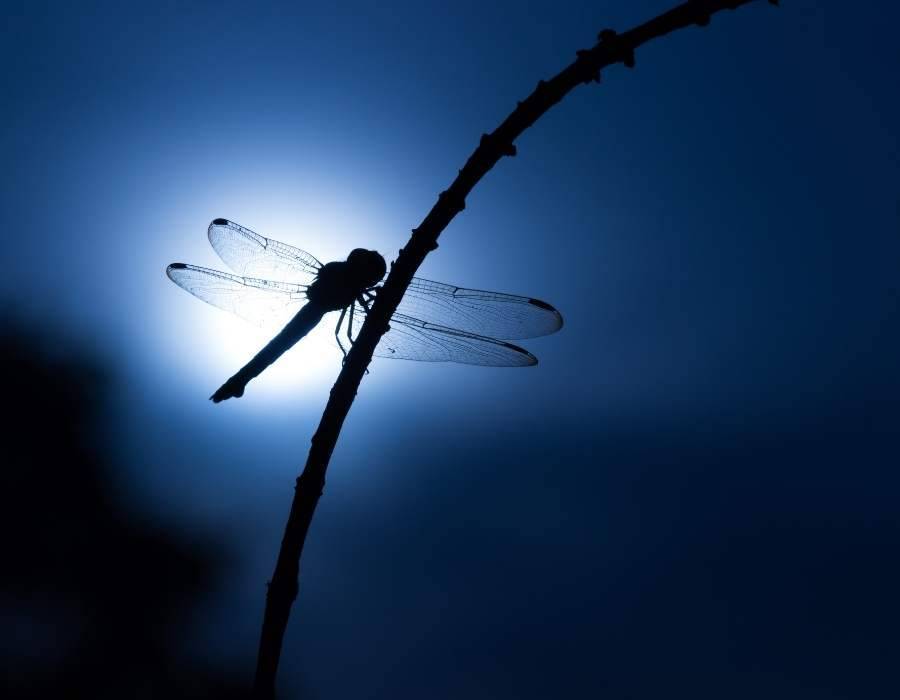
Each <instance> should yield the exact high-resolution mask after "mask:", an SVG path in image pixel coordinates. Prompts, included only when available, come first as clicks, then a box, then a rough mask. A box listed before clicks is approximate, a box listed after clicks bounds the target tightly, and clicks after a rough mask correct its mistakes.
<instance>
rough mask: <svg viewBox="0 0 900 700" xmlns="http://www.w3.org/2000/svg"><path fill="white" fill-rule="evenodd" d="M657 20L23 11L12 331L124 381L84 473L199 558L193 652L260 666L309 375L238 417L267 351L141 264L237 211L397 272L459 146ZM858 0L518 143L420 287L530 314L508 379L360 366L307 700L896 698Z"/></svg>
mask: <svg viewBox="0 0 900 700" xmlns="http://www.w3.org/2000/svg"><path fill="white" fill-rule="evenodd" d="M668 6H669V3H667V2H658V1H653V2H651V1H649V0H640V1H636V2H592V3H572V2H559V1H555V2H534V3H528V4H527V6H524V5H523V4H521V3H514V2H507V3H454V4H453V5H438V4H434V3H392V4H390V5H385V4H383V3H379V4H375V3H372V4H367V3H361V4H350V3H342V4H341V5H340V6H339V7H334V6H331V5H327V4H321V5H310V4H306V3H290V4H284V5H275V4H269V5H266V6H265V7H260V6H259V5H257V4H251V3H247V4H239V3H210V4H200V3H197V4H192V5H183V4H180V3H152V4H122V3H108V4H106V3H77V4H61V3H60V4H56V3H13V4H10V5H8V6H7V7H6V17H5V20H4V29H3V30H2V32H3V34H2V41H0V56H2V65H3V66H4V70H3V74H2V80H3V96H4V97H3V100H2V105H0V116H2V122H0V152H2V154H3V161H4V166H5V167H4V168H3V169H2V174H0V178H2V187H0V212H2V222H3V230H4V242H3V251H4V261H5V262H4V274H3V275H2V277H0V298H2V299H4V300H5V301H4V305H5V308H6V309H7V311H6V312H5V313H6V314H7V315H8V316H16V317H18V318H22V319H24V320H25V321H27V322H29V323H31V324H32V325H38V326H41V327H44V328H47V329H50V330H51V331H52V333H53V337H55V338H58V339H59V340H58V341H57V342H56V345H55V347H53V348H51V352H55V353H58V354H60V355H65V354H67V353H69V352H74V349H75V348H78V350H79V352H87V353H90V354H93V355H95V356H97V357H99V358H101V359H102V362H103V364H104V366H105V367H106V368H107V369H108V371H109V372H110V374H111V375H112V376H114V377H115V378H116V379H115V382H114V386H113V390H112V392H111V393H110V395H109V396H107V397H106V399H105V405H106V413H105V417H104V420H103V422H102V433H103V435H104V438H105V445H106V450H107V451H108V452H109V453H110V454H112V455H114V457H115V459H116V464H117V465H119V466H118V469H117V471H116V473H115V475H114V476H115V481H114V483H115V488H116V491H117V493H118V494H119V496H120V497H121V498H122V499H125V500H127V501H129V502H130V503H131V504H132V505H133V507H134V508H136V509H137V510H138V512H139V513H140V514H141V517H142V518H143V519H144V520H145V521H146V522H148V523H151V524H152V527H158V528H160V529H165V530H172V531H175V532H177V533H180V534H183V535H184V536H189V537H201V536H202V537H206V538H208V539H211V540H213V541H215V542H216V543H217V545H218V546H221V547H224V548H227V549H228V550H229V552H230V555H229V559H228V561H229V564H228V567H227V569H226V570H225V572H224V573H223V575H222V576H221V577H220V580H218V582H217V583H216V585H215V587H214V588H212V589H210V590H209V591H208V594H207V595H206V596H205V597H204V599H203V602H202V604H201V605H199V606H197V607H196V609H194V610H192V611H191V614H190V616H189V617H188V618H187V619H185V620H184V626H183V629H182V634H181V635H180V637H179V640H178V646H179V649H181V650H182V651H183V653H184V654H185V655H187V656H194V657H202V658H206V659H212V660H214V661H215V662H216V663H221V664H226V663H227V664H228V665H229V667H230V668H232V669H234V670H236V671H237V672H238V673H240V674H243V675H244V676H246V677H247V678H249V677H250V675H251V674H252V669H253V664H254V661H255V651H256V643H257V639H258V630H259V624H260V621H261V616H262V606H263V600H264V592H265V588H264V584H265V581H266V580H267V578H268V577H269V576H270V574H271V571H272V568H273V566H274V561H275V555H276V552H277V547H278V544H279V541H280V537H281V532H282V528H283V524H284V520H285V518H286V515H287V510H288V507H289V503H290V499H291V495H292V486H293V478H294V476H295V475H296V473H297V472H298V470H299V467H300V466H301V465H302V463H303V461H304V459H305V455H306V449H307V446H308V441H309V438H310V437H311V435H312V432H313V430H314V428H315V426H316V424H317V422H318V418H319V415H320V413H321V410H322V408H323V406H324V403H325V400H326V397H327V391H328V388H329V386H330V384H331V382H332V381H333V380H334V377H335V376H336V375H337V372H338V369H339V364H340V358H339V355H338V354H336V353H335V352H333V351H331V350H329V349H327V348H325V347H324V346H316V344H315V343H313V342H309V343H306V344H305V345H304V346H303V347H298V348H295V349H294V350H293V351H292V352H291V353H290V356H289V357H286V358H285V360H284V361H283V362H282V363H280V365H281V366H278V367H274V368H272V370H271V371H270V372H267V373H266V375H264V376H263V377H261V378H260V379H259V380H258V381H257V382H254V384H253V385H251V386H250V388H249V390H248V393H247V395H246V396H245V397H244V398H243V399H241V400H240V401H230V402H228V403H226V404H223V405H218V406H214V405H213V404H211V403H210V402H208V401H207V400H206V397H207V396H208V395H209V394H210V393H211V392H212V391H213V390H214V389H215V388H216V387H217V386H218V385H219V384H220V383H221V382H222V381H223V380H224V379H225V378H227V377H228V376H229V375H230V374H231V373H233V372H234V370H236V369H237V368H238V367H239V366H240V365H241V364H242V363H243V361H244V360H245V359H246V358H248V357H249V356H251V355H252V354H253V353H254V352H255V351H256V350H257V349H258V348H259V347H260V346H261V345H262V344H263V343H264V342H265V340H266V336H265V334H262V333H260V332H258V331H255V330H253V329H250V328H248V327H247V326H245V325H244V324H243V323H242V322H241V321H240V320H239V319H236V318H234V319H232V318H230V317H228V316H227V315H226V314H224V313H222V312H220V311H218V310H215V309H212V308H211V307H208V306H205V305H203V304H201V303H200V302H198V301H196V300H195V299H192V298H191V297H189V296H188V295H186V294H184V292H182V291H181V290H179V289H178V288H177V287H175V285H173V284H171V283H170V282H169V281H168V280H167V279H166V277H165V275H164V273H163V271H164V268H165V265H166V264H168V263H169V262H173V261H183V262H190V263H195V264H199V265H204V266H210V267H220V268H221V267H223V265H222V264H221V263H219V262H218V261H217V259H216V258H215V255H214V253H213V251H212V250H211V249H210V248H209V246H208V243H207V241H206V237H205V231H206V226H207V224H208V223H209V221H210V220H211V219H213V218H215V217H227V218H229V219H232V220H234V221H237V222H239V223H241V224H243V225H244V226H247V227H249V228H251V229H254V230H256V231H258V232H260V233H262V234H263V235H266V236H269V237H273V238H276V239H279V240H282V241H285V242H287V243H291V244H293V245H297V246H299V247H302V248H305V249H307V250H309V251H310V252H312V253H313V254H314V255H316V256H317V257H319V258H320V259H321V260H323V261H324V260H333V259H342V258H343V257H344V256H345V255H346V253H347V252H348V251H349V250H350V249H351V248H353V247H357V246H363V247H367V248H376V249H378V250H379V251H381V252H382V254H384V255H385V256H386V257H387V258H388V259H390V258H391V257H393V255H395V253H396V251H397V250H398V249H399V248H400V247H401V246H402V245H403V244H404V243H405V242H406V240H407V238H408V236H409V230H410V229H411V228H412V227H414V226H415V225H417V224H418V222H419V221H420V220H421V219H422V217H423V216H424V215H425V213H426V212H427V211H428V209H429V208H430V207H431V206H432V204H433V202H434V201H435V198H436V195H437V193H438V192H439V191H440V190H442V189H444V188H446V186H447V185H448V184H449V183H450V182H451V181H452V179H453V177H455V175H456V170H457V168H459V167H460V166H461V165H462V163H463V162H464V160H465V158H466V157H467V156H468V154H469V153H470V152H471V150H472V149H473V148H474V146H475V145H476V144H477V141H478V137H479V136H480V134H481V133H482V132H484V131H489V130H491V129H493V128H494V127H495V126H496V125H497V124H498V123H499V122H500V121H501V120H502V119H503V118H504V117H505V116H506V115H507V114H508V113H509V112H510V111H511V109H512V108H513V107H514V106H515V102H516V100H517V99H522V98H523V97H524V96H525V95H527V94H528V93H529V92H530V91H531V90H532V89H533V87H534V84H535V83H536V81H537V80H538V79H539V78H545V77H549V76H550V75H552V74H553V73H555V72H556V71H557V70H559V69H560V68H562V67H563V66H565V65H566V64H567V63H569V62H570V61H571V60H572V59H573V58H574V51H575V50H576V49H578V48H584V47H588V46H590V45H592V44H593V41H594V37H595V33H596V31H597V30H599V29H601V28H603V27H606V26H611V27H615V28H618V29H625V28H628V27H630V26H633V25H634V24H636V23H638V22H640V21H643V20H645V19H648V18H649V17H651V16H652V15H654V14H656V13H658V12H661V11H663V10H665V9H667V8H668ZM898 14H900V13H898V11H897V9H896V8H895V7H894V5H892V4H890V3H875V2H860V3H852V4H850V3H841V2H809V1H804V2H785V3H784V7H782V8H780V9H774V8H772V7H770V6H768V5H767V4H766V3H756V4H754V5H751V6H750V7H748V8H745V9H742V10H740V11H738V12H735V13H724V14H722V15H718V16H716V17H715V18H714V20H713V22H712V25H711V27H709V28H708V29H706V30H700V29H696V28H694V29H689V30H686V31H684V32H681V33H679V34H677V35H674V36H671V37H668V38H665V39H663V40H660V41H658V42H654V43H653V44H651V45H649V46H647V47H646V48H644V49H641V50H640V51H639V52H638V56H637V68H636V69H635V70H634V71H627V70H626V69H624V68H622V67H621V66H619V67H616V68H613V69H609V70H608V71H606V72H605V74H604V82H603V84H602V85H601V86H599V87H598V86H596V85H594V86H590V87H584V88H579V89H578V90H576V91H575V92H574V93H573V94H572V95H571V96H570V97H568V98H567V99H566V100H565V101H564V102H563V103H561V104H560V105H559V106H558V107H556V108H555V109H554V110H552V111H551V112H550V113H549V114H548V115H547V116H546V117H545V118H543V119H541V120H540V121H539V122H538V123H537V124H536V125H535V127H534V128H532V129H531V130H529V131H528V132H526V134H525V135H524V136H523V138H522V139H520V141H519V143H518V148H519V156H518V157H517V158H514V159H504V160H503V161H502V162H501V163H500V164H499V165H498V166H497V167H496V168H495V170H494V171H492V172H491V173H490V174H489V175H488V176H487V177H486V178H485V180H484V181H483V182H482V183H481V184H480V185H479V186H478V187H477V188H476V190H475V191H474V192H473V194H472V196H471V197H470V198H469V200H468V207H467V209H466V210H465V212H463V213H462V214H461V215H460V216H459V217H457V219H456V220H454V222H453V223H452V224H451V226H450V227H449V228H448V230H447V231H446V232H445V234H444V235H443V237H442V238H441V246H440V248H439V250H437V251H436V252H435V253H434V254H433V255H431V256H429V258H428V260H427V261H426V263H425V265H424V266H423V268H422V270H421V274H422V275H423V276H425V277H429V278H433V279H438V280H442V281H448V282H453V283H456V284H459V285H465V286H471V287H477V288H488V289H495V290H498V291H506V292H512V293H520V294H527V295H529V296H534V297H538V298H541V299H545V300H547V301H549V302H551V303H552V304H554V305H555V306H556V307H557V308H559V309H560V310H561V311H562V313H563V315H564V317H565V319H566V325H565V327H564V328H563V330H562V331H561V332H560V333H559V334H557V335H555V336H550V337H547V338H541V339H537V340H534V341H530V342H526V343H525V345H527V347H528V348H529V349H530V350H531V351H533V352H534V353H535V354H536V355H538V357H539V358H540V361H541V363H540V364H539V365H538V367H537V368H535V369H529V370H492V369H484V368H477V367H464V366H450V365H425V364H419V363H407V362H389V361H385V360H381V361H378V360H376V362H375V363H374V364H373V367H372V372H371V374H370V375H369V376H367V377H366V378H365V380H364V382H363V385H362V388H361V391H360V394H359V397H358V399H357V402H356V404H355V405H354V408H353V410H352V412H351V414H350V417H349V420H348V422H347V424H346V426H345V429H344V432H343V435H342V438H341V441H340V443H339V446H338V448H337V450H336V452H335V455H334V458H333V460H332V465H331V469H330V471H329V476H328V484H327V487H326V491H325V496H324V498H323V499H322V501H321V503H320V505H319V509H318V512H317V514H316V518H315V520H314V523H313V527H312V530H311V535H310V539H309V542H308V544H307V547H306V550H305V552H304V558H303V564H302V575H301V591H300V597H299V600H298V603H297V604H296V605H295V607H294V612H293V616H292V619H291V624H290V627H289V630H288V636H287V639H286V646H285V650H284V655H283V661H282V668H281V675H280V682H281V684H282V686H283V687H284V688H286V689H291V692H299V691H304V692H305V693H307V697H314V698H326V697H328V698H330V697H392V698H396V697H409V698H422V697H427V698H434V699H435V700H437V699H439V698H457V697H463V696H465V697H471V698H498V697H515V698H546V697H597V696H600V695H601V694H602V695H604V696H606V697H621V698H626V697H627V698H658V697H664V696H671V695H677V696H688V695H690V696H692V697H697V698H717V697H722V696H728V697H736V698H744V697H746V698H757V697H760V696H766V697H784V698H798V697H804V698H805V697H809V698H817V699H820V700H821V699H824V698H847V697H854V698H862V697H873V698H874V697H888V696H892V695H895V694H897V693H898V692H900V687H898V682H897V678H896V672H895V670H896V666H895V664H896V658H897V654H898V652H900V636H898V632H897V628H898V623H900V606H898V603H897V600H896V590H898V588H900V567H898V561H897V551H898V550H897V547H898V544H900V517H898V508H897V492H898V488H900V478H898V476H897V466H898V463H900V460H898V456H900V455H898V453H900V450H898V446H897V442H898V428H897V420H898V418H900V405H898V399H897V395H898V390H900V372H898V368H897V357H898V350H900V331H898V319H900V315H898V309H900V301H898V293H900V285H898V274H897V271H898V259H900V257H898V256H900V237H898V224H900V206H898V202H900V190H898V184H900V165H898V138H897V124H898V123H900V100H898V91H897V89H896V85H897V70H898V68H900V49H898V48H897V43H896V41H895V37H894V32H893V28H892V27H893V26H894V25H896V22H897V20H898V19H900V17H898Z"/></svg>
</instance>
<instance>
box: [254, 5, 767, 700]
mask: <svg viewBox="0 0 900 700" xmlns="http://www.w3.org/2000/svg"><path fill="white" fill-rule="evenodd" d="M757 1H758V0H692V1H691V2H685V3H682V4H681V5H678V6H676V7H674V8H673V9H671V10H669V11H668V12H665V13H663V14H661V15H659V16H657V17H655V18H653V19H651V20H650V21H648V22H645V23H644V24H641V25H639V26H637V27H635V28H634V29H631V30H630V31H627V32H624V33H622V34H616V33H615V32H613V31H611V30H604V31H602V32H601V33H600V37H599V41H598V42H597V44H596V45H595V46H593V47H592V48H591V49H586V50H582V51H578V52H577V56H578V58H577V59H576V60H575V61H574V62H572V63H571V64H570V65H569V66H567V67H566V68H564V69H563V70H562V71H561V72H560V73H558V74H557V75H556V76H554V77H553V78H551V79H550V80H547V81H543V80H542V81H540V82H539V83H538V84H537V87H536V88H535V90H534V92H532V93H531V94H530V95H529V96H528V97H526V98H525V99H524V100H523V101H522V102H519V103H518V106H517V107H516V108H515V109H514V110H513V112H512V113H511V114H510V115H509V116H508V117H507V118H506V119H505V120H504V121H503V123H502V124H500V126H499V127H497V129H496V130H495V131H493V132H492V133H490V134H485V135H483V136H482V137H481V142H480V143H479V145H478V147H477V148H476V149H475V151H474V152H473V153H472V155H471V156H470V157H469V159H468V160H467V161H466V163H465V165H464V166H463V168H462V170H460V171H459V175H458V176H457V177H456V179H455V180H454V181H453V183H452V184H451V185H450V187H448V188H447V189H446V190H444V191H443V192H441V194H440V196H439V197H438V201H437V203H436V204H435V205H434V206H433V207H432V209H431V211H430V212H428V215H427V216H426V217H425V219H424V220H423V221H422V223H421V224H419V226H418V228H415V229H413V232H412V233H413V235H412V237H411V238H410V240H409V242H408V243H407V244H406V246H405V247H404V248H403V249H402V250H401V251H400V254H399V255H398V257H397V260H396V261H395V262H394V263H393V264H392V266H391V271H390V274H389V275H388V277H387V279H386V280H385V282H384V285H383V287H382V289H381V291H380V292H379V293H378V295H377V296H376V298H375V301H374V303H373V305H372V309H371V311H370V312H369V313H368V314H367V315H366V318H365V322H364V323H363V325H362V329H361V330H360V332H359V335H358V336H357V338H356V342H355V343H354V344H353V346H352V347H351V349H350V352H349V354H348V355H347V358H346V362H345V363H344V365H343V367H342V368H341V372H340V374H339V375H338V378H337V381H336V382H335V384H334V386H333V387H332V389H331V394H330V396H329V398H328V404H327V405H326V406H325V411H324V413H323V414H322V419H321V421H320V422H319V427H318V428H317V429H316V432H315V434H314V435H313V438H312V445H311V447H310V450H309V455H308V457H307V460H306V466H305V467H304V469H303V472H302V473H301V474H300V476H299V478H298V479H297V483H296V487H295V491H294V501H293V503H292V504H291V511H290V515H289V516H288V521H287V525H286V527H285V531H284V538H283V539H282V542H281V550H280V551H279V553H278V561H277V563H276V565H275V573H274V574H273V576H272V580H271V581H270V582H269V587H268V593H267V596H266V610H265V616H264V618H263V626H262V634H261V637H260V645H259V656H258V659H257V668H256V679H255V683H254V692H255V695H256V697H258V698H266V699H268V698H272V697H274V694H275V675H276V672H277V670H278V661H279V657H280V654H281V646H282V641H283V639H284V632H285V629H286V627H287V623H288V617H289V615H290V611H291V605H292V604H293V602H294V599H295V598H296V597H297V588H298V582H297V577H298V573H299V567H300V556H301V554H302V553H303V544H304V542H305V540H306V534H307V532H308V530H309V524H310V522H311V521H312V516H313V513H314V511H315V508H316V504H317V503H318V501H319V497H320V496H321V494H322V489H323V488H324V486H325V471H326V469H327V468H328V462H329V460H330V459H331V454H332V452H333V450H334V447H335V444H336V443H337V439H338V435H339V434H340V432H341V427H342V426H343V424H344V420H345V419H346V417H347V414H348V412H349V411H350V406H351V405H352V404H353V400H354V398H355V397H356V392H357V389H358V388H359V384H360V381H361V380H362V378H363V375H364V374H365V372H366V369H367V367H368V366H369V363H370V362H371V360H372V354H373V353H374V351H375V346H376V345H377V344H378V341H379V340H380V339H381V336H382V335H383V334H384V333H385V332H387V330H388V329H389V325H388V322H389V319H390V318H391V316H392V315H393V313H394V312H395V311H396V310H397V306H398V304H399V303H400V300H401V299H402V298H403V294H404V293H405V292H406V289H407V287H408V286H409V284H410V282H411V281H412V278H413V276H414V275H415V273H416V271H417V270H418V269H419V266H420V265H421V264H422V261H423V260H424V259H425V256H427V255H428V253H430V252H431V251H433V250H435V249H436V248H437V239H438V236H440V234H441V232H442V231H443V230H444V229H445V228H446V227H447V225H448V224H449V223H450V222H451V221H452V220H453V218H454V217H455V216H456V215H457V214H458V213H459V212H461V211H462V210H463V209H465V206H466V197H467V196H468V194H469V192H471V191H472V189H473V188H474V187H475V185H476V184H478V182H479V180H481V178H482V177H484V175H485V174H486V173H487V172H488V171H489V170H490V169H491V168H493V167H494V165H495V164H496V163H497V161H499V160H500V158H502V157H503V156H514V155H515V154H516V148H515V146H514V145H513V143H514V142H515V140H516V139H517V138H518V137H519V136H521V134H522V132H524V131H525V130H526V129H528V128H529V127H530V126H531V125H532V124H534V123H535V122H536V121H537V120H538V119H539V118H540V117H541V116H542V115H543V114H544V113H545V112H547V111H548V110H549V109H550V108H551V107H553V106H554V105H555V104H556V103H558V102H559V101H560V100H562V98H563V97H565V96H566V95H567V94H568V93H569V92H570V91H571V90H572V89H574V88H575V87H577V86H578V85H581V84H587V83H591V82H599V80H600V70H601V69H603V68H605V67H607V66H610V65H613V64H615V63H622V64H624V65H626V66H628V67H633V66H634V52H635V49H637V48H638V47H640V46H641V45H643V44H645V43H647V42H648V41H651V40H653V39H656V38H659V37H661V36H664V35H666V34H669V33H671V32H674V31H676V30H679V29H683V28H685V27H688V26H691V25H699V26H706V25H707V24H708V23H709V20H710V17H711V16H712V15H714V14H715V13H717V12H720V11H722V10H726V9H730V10H733V9H737V8H738V7H740V6H742V5H747V4H749V3H751V2H757ZM768 2H769V3H770V4H773V5H774V4H777V2H776V1H775V0H768Z"/></svg>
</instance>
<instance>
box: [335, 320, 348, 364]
mask: <svg viewBox="0 0 900 700" xmlns="http://www.w3.org/2000/svg"><path fill="white" fill-rule="evenodd" d="M346 313H347V307H344V308H343V309H341V316H340V318H338V322H337V325H336V326H335V327H334V339H335V340H336V341H337V344H338V347H339V348H340V349H341V352H342V353H343V354H344V360H346V359H347V351H346V350H344V344H343V343H342V342H341V326H342V325H343V324H344V315H345V314H346Z"/></svg>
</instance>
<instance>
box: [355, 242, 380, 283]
mask: <svg viewBox="0 0 900 700" xmlns="http://www.w3.org/2000/svg"><path fill="white" fill-rule="evenodd" d="M347 262H348V263H349V264H350V266H351V267H353V268H354V270H355V271H356V273H357V274H358V275H359V280H360V282H361V283H362V284H363V285H364V286H366V287H372V286H374V285H375V284H377V283H378V282H379V281H381V278H382V277H384V274H385V273H386V272H387V263H385V262H384V258H383V257H381V255H379V254H378V253H377V252H376V251H374V250H366V249H365V248H356V249H355V250H353V251H351V252H350V255H348V256H347Z"/></svg>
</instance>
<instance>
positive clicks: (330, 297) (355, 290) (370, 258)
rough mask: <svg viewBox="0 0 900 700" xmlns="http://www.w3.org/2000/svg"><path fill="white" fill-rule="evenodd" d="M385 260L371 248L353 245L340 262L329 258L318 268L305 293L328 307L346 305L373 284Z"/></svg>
mask: <svg viewBox="0 0 900 700" xmlns="http://www.w3.org/2000/svg"><path fill="white" fill-rule="evenodd" d="M386 271H387V264H386V263H385V262H384V258H383V257H381V255H379V254H378V253H377V252H375V251H374V250H365V249H363V248H356V249H355V250H353V251H352V252H351V253H350V255H348V256H347V260H346V261H344V262H330V263H327V264H325V265H323V266H322V267H321V268H320V269H319V273H318V275H317V276H316V279H315V281H314V282H313V283H312V284H311V285H310V286H309V289H308V290H307V292H306V294H307V297H308V298H309V300H310V301H311V302H313V303H315V304H318V305H319V306H322V307H324V308H326V309H328V310H329V311H337V310H338V309H343V308H346V307H348V306H350V305H351V304H352V303H353V302H354V301H355V300H356V298H357V297H358V296H359V295H360V294H362V292H364V291H365V290H367V289H370V288H371V287H374V286H375V285H376V284H378V282H380V281H381V278H382V277H384V273H385V272H386Z"/></svg>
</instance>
